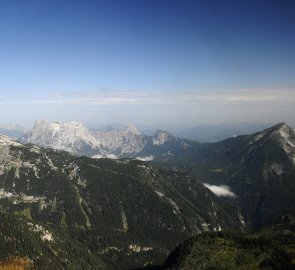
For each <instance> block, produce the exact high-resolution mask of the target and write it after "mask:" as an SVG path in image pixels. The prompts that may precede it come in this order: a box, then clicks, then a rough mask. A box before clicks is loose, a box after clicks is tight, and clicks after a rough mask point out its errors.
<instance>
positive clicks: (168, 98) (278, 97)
mask: <svg viewBox="0 0 295 270" xmlns="http://www.w3.org/2000/svg"><path fill="white" fill-rule="evenodd" d="M282 101H288V102H290V101H292V102H295V89H292V88H289V89H231V90H225V89H219V90H192V91H174V92H164V91H140V90H139V91H107V92H104V91H96V92H90V93H89V92H88V93H83V92H81V93H72V94H61V93H58V95H57V94H56V93H53V94H52V96H43V97H42V96H41V97H38V98H35V97H34V98H30V97H5V96H2V97H0V102H1V103H9V104H32V105H34V104H36V105H38V104H41V105H42V104H48V105H50V104H53V105H54V104H56V105H60V104H65V105H67V104H69V105H88V106H95V105H133V104H134V105H141V104H142V105H149V104H153V105H163V104H164V105H165V104H167V105H173V104H192V103H195V104H198V103H200V102H201V103H204V102H205V103H219V104H223V103H228V104H239V103H246V104H247V103H251V102H252V103H253V102H258V103H259V102H274V103H276V102H282Z"/></svg>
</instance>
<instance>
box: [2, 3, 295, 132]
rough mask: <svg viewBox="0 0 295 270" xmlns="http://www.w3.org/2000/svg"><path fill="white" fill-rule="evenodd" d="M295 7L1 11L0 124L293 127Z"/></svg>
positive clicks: (61, 6)
mask: <svg viewBox="0 0 295 270" xmlns="http://www.w3.org/2000/svg"><path fill="white" fill-rule="evenodd" d="M294 12H295V3H294V2H293V1H287V0H286V1H274V0H271V1H222V2H221V1H214V0H213V1H174V0H172V1H87V2H85V1H55V0H52V1H33V0H31V1H26V2H25V3H24V2H22V1H9V2H7V1H5V2H1V3H0V15H1V16H0V28H1V35H2V36H1V43H0V59H1V63H0V122H12V123H17V124H20V125H22V126H25V127H30V126H32V125H33V122H34V121H35V120H36V119H44V120H61V121H71V120H76V121H80V122H83V123H85V124H86V125H87V126H95V125H97V124H100V125H104V124H107V123H125V124H126V123H132V124H134V125H145V126H152V127H155V126H156V127H163V128H167V127H180V128H188V127H193V126H197V125H200V124H209V125H217V124H226V123H228V124H231V123H273V124H275V123H278V122H287V123H288V124H289V125H291V126H294V125H295V119H294V115H295V76H294V74H295V51H294V47H295V17H294V16H293V15H294Z"/></svg>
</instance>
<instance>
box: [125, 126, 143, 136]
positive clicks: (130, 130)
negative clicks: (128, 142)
mask: <svg viewBox="0 0 295 270" xmlns="http://www.w3.org/2000/svg"><path fill="white" fill-rule="evenodd" d="M122 132H123V134H132V135H141V132H140V130H139V129H138V128H136V127H135V126H133V125H131V124H129V125H127V126H126V127H125V128H124V129H123V130H122Z"/></svg>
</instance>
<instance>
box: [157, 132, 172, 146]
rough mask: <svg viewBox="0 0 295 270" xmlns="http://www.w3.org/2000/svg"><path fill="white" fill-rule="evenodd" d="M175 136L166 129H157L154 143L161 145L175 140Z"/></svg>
mask: <svg viewBox="0 0 295 270" xmlns="http://www.w3.org/2000/svg"><path fill="white" fill-rule="evenodd" d="M174 139H175V138H174V136H173V135H172V134H171V133H169V132H167V131H164V130H156V131H155V134H154V136H153V144H154V145H161V144H164V143H165V142H167V141H172V140H174Z"/></svg>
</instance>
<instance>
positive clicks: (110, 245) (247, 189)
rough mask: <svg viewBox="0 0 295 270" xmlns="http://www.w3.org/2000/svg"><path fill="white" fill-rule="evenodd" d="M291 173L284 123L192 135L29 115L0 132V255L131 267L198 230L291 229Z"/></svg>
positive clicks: (294, 163)
mask: <svg viewBox="0 0 295 270" xmlns="http://www.w3.org/2000/svg"><path fill="white" fill-rule="evenodd" d="M93 157H94V158H93ZM294 179H295V132H294V130H293V129H291V128H290V127H288V126H287V125H286V124H285V123H280V124H277V125H275V126H273V127H271V128H268V129H265V130H263V131H260V132H256V133H254V134H252V135H243V136H237V137H234V138H229V139H226V140H224V141H220V142H216V143H199V142H196V141H190V140H186V139H180V138H177V137H174V136H173V135H172V134H171V133H168V132H166V131H161V130H157V131H156V132H155V133H154V134H153V135H152V136H147V135H143V134H141V132H140V131H139V130H138V129H136V128H135V127H133V126H127V127H125V128H123V129H122V130H107V131H96V132H91V131H89V130H88V129H87V128H86V127H85V126H83V125H82V124H80V123H78V122H69V123H64V122H45V121H37V122H36V124H35V126H34V128H33V129H32V130H31V131H29V132H27V133H26V134H25V135H23V136H22V137H21V138H20V139H19V140H18V141H16V140H13V139H11V138H9V137H7V136H4V135H0V214H1V220H3V223H2V226H3V229H1V234H0V240H1V241H0V242H1V246H0V253H1V256H2V257H0V261H1V260H5V259H8V258H11V257H15V258H28V262H29V263H30V264H32V265H33V266H34V267H37V268H38V269H45V266H49V269H52V268H53V267H54V268H57V269H85V267H86V268H87V269H132V268H138V267H139V268H140V267H141V268H142V267H148V266H152V265H161V264H162V263H163V262H164V261H165V258H166V256H167V255H168V254H169V253H170V252H171V251H172V250H173V248H175V246H176V245H178V244H180V243H181V242H183V241H185V240H186V239H188V238H189V237H192V236H194V235H196V234H200V233H201V234H202V232H207V231H209V232H214V233H218V232H220V231H226V230H235V231H237V232H245V231H248V232H251V231H258V230H259V231H261V230H264V229H265V228H276V229H279V230H280V228H283V230H287V231H290V232H294V231H295V222H294V220H295V207H294V201H295V182H294ZM16 223H17V225H16ZM4 228H5V230H4ZM22 234H24V236H22ZM202 235H203V234H202ZM13 237H14V238H15V239H16V241H17V242H18V243H19V245H17V246H16V245H14V242H12V241H11V239H12V238H13ZM218 237H219V236H218ZM218 237H217V238H218ZM224 237H225V236H220V237H219V238H224ZM226 237H227V236H226ZM226 237H225V238H226ZM247 237H248V236H246V238H245V239H246V240H245V239H243V240H241V241H242V242H243V241H246V242H247V241H248V240H247ZM249 237H250V238H251V237H252V236H249ZM219 238H218V239H219ZM218 239H217V240H216V241H220V240H218ZM226 239H227V238H226ZM231 239H232V238H231ZM251 239H252V238H251ZM193 241H195V240H193ZM206 241H207V240H206ZM210 241H211V240H210ZM212 241H213V240H212ZM212 241H211V242H212ZM214 241H215V240H214ZM224 241H228V240H224ZM231 241H232V240H231ZM234 241H236V240H234ZM239 241H240V240H239ZM251 241H252V240H251ZM211 242H210V243H211ZM231 243H232V244H231V247H232V248H234V249H236V251H235V252H238V253H239V252H240V251H239V249H240V247H239V245H240V244H237V243H234V242H231ZM239 243H240V242H239ZM243 243H244V242H243ZM35 246H36V247H35ZM70 247H71V248H70ZM200 248H201V249H202V247H201V246H197V251H198V250H199V249H200ZM259 248H260V247H259ZM288 249H289V248H288ZM41 250H42V253H43V254H44V256H43V257H44V258H43V257H42V258H40V256H38V252H40V251H41ZM71 250H72V252H71ZM184 250H188V251H187V254H188V253H189V252H195V251H191V249H190V248H189V249H188V248H186V247H185V248H184ZM209 250H210V248H209ZM269 250H270V253H267V254H268V255H267V254H266V255H265V256H266V257H267V256H272V255H271V254H272V253H271V252H272V247H271V248H270V249H269ZM208 252H209V251H208ZM212 252H213V249H212ZM249 252H250V253H249V254H248V253H247V254H248V255H247V256H249V258H250V257H251V258H253V260H255V256H256V255H255V253H251V251H249ZM195 254H198V253H195ZM245 254H246V253H245ZM211 255H213V253H211ZM194 256H195V255H194ZM198 256H199V255H198ZM208 256H210V253H208ZM214 256H215V255H214ZM216 256H217V257H218V254H217V253H216ZM217 257H216V258H217ZM79 258H85V259H84V260H79ZM260 259H261V263H262V262H264V260H263V259H264V258H262V257H261V258H260ZM181 260H182V259H181ZM184 260H186V259H184ZM251 260H252V259H251ZM69 261H70V262H71V264H70V265H71V266H70V268H67V267H66V266H65V265H68V262H69ZM190 263H191V262H190V260H188V264H190ZM214 263H215V262H214ZM176 264H177V265H178V266H175V265H174V264H171V265H170V266H169V267H171V269H179V268H177V267H179V265H181V262H180V261H178V262H177V263H176ZM166 266H167V265H166ZM173 267H174V268H173ZM208 267H217V266H216V265H215V264H212V265H208ZM245 267H246V266H245ZM161 269H162V268H161ZM163 269H166V268H163ZM167 269H170V268H167ZM181 269H182V268H181ZM184 269H186V268H184ZM187 269H194V268H187ZM204 269H205V268H204ZM212 269H213V268H212ZM214 269H215V268H214ZM216 269H217V268H216ZM218 269H219V268H218ZM245 269H246V268H245ZM253 269H256V268H253ZM257 269H260V268H257ZM270 269H276V268H270Z"/></svg>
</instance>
